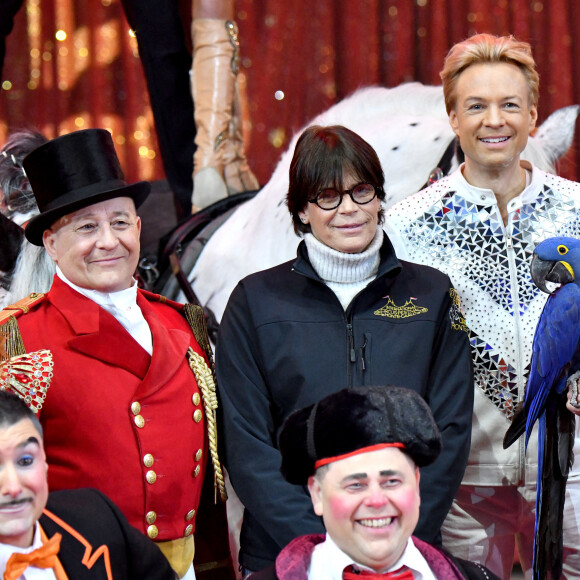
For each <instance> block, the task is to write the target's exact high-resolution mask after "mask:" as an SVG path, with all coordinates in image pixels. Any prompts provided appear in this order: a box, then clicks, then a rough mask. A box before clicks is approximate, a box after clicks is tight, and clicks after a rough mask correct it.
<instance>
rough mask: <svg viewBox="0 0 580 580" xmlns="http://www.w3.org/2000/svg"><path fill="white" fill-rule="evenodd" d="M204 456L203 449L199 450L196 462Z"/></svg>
mask: <svg viewBox="0 0 580 580" xmlns="http://www.w3.org/2000/svg"><path fill="white" fill-rule="evenodd" d="M202 455H203V451H202V450H201V449H198V450H197V453H196V454H195V460H196V461H199V460H200V459H201V456H202Z"/></svg>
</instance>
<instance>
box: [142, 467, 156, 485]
mask: <svg viewBox="0 0 580 580" xmlns="http://www.w3.org/2000/svg"><path fill="white" fill-rule="evenodd" d="M145 479H146V480H147V483H155V482H156V481H157V474H156V473H155V472H154V471H153V470H152V469H150V470H149V471H148V472H147V473H146V474H145Z"/></svg>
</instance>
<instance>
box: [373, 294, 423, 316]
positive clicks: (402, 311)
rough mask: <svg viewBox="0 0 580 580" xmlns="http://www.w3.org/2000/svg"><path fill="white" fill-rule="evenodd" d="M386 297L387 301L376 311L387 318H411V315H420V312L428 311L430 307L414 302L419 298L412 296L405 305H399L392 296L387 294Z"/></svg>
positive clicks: (378, 314)
mask: <svg viewBox="0 0 580 580" xmlns="http://www.w3.org/2000/svg"><path fill="white" fill-rule="evenodd" d="M385 298H387V299H388V300H387V303H386V304H385V305H384V306H382V307H381V308H379V309H378V310H375V312H374V314H376V315H377V316H384V317H386V318H410V317H411V316H418V315H419V314H424V313H425V312H428V309H427V308H425V307H424V306H417V305H416V304H413V300H417V299H416V298H413V297H412V296H411V297H410V298H409V300H407V302H405V304H403V306H397V305H396V304H395V303H394V302H393V301H392V299H391V298H390V296H385Z"/></svg>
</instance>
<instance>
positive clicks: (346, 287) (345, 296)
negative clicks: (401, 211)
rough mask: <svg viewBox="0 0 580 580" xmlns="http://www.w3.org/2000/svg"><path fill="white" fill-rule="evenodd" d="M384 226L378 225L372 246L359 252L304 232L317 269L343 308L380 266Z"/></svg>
mask: <svg viewBox="0 0 580 580" xmlns="http://www.w3.org/2000/svg"><path fill="white" fill-rule="evenodd" d="M383 235H384V233H383V230H382V228H381V227H380V226H379V227H378V228H377V233H376V234H375V237H374V238H373V241H372V242H371V243H370V245H369V247H368V248H367V249H366V250H365V251H364V252H360V253H358V254H347V253H345V252H339V251H338V250H333V249H332V248H331V247H330V246H327V245H326V244H323V243H322V242H320V241H319V240H318V239H316V238H315V237H314V235H313V234H304V243H305V244H306V248H307V249H308V258H309V260H310V263H311V264H312V267H313V268H314V270H315V271H316V273H317V274H318V275H319V276H320V277H321V278H322V280H323V281H324V283H325V284H326V285H327V286H328V287H329V288H330V289H331V290H332V291H333V292H334V293H335V294H336V296H337V298H338V299H339V300H340V303H341V304H342V307H343V308H344V310H346V309H347V308H348V305H349V304H350V303H351V301H352V299H353V298H354V297H355V296H356V295H357V294H358V293H359V292H360V291H361V290H362V289H363V288H365V287H366V286H367V285H368V284H369V283H370V282H372V281H373V280H374V279H375V278H376V276H377V271H378V269H379V263H380V256H379V250H380V249H381V246H382V244H383Z"/></svg>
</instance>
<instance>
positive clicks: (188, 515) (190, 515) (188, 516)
mask: <svg viewBox="0 0 580 580" xmlns="http://www.w3.org/2000/svg"><path fill="white" fill-rule="evenodd" d="M194 515H195V510H189V511H188V512H187V513H186V514H185V521H186V522H189V521H190V520H192V519H193V516H194Z"/></svg>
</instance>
